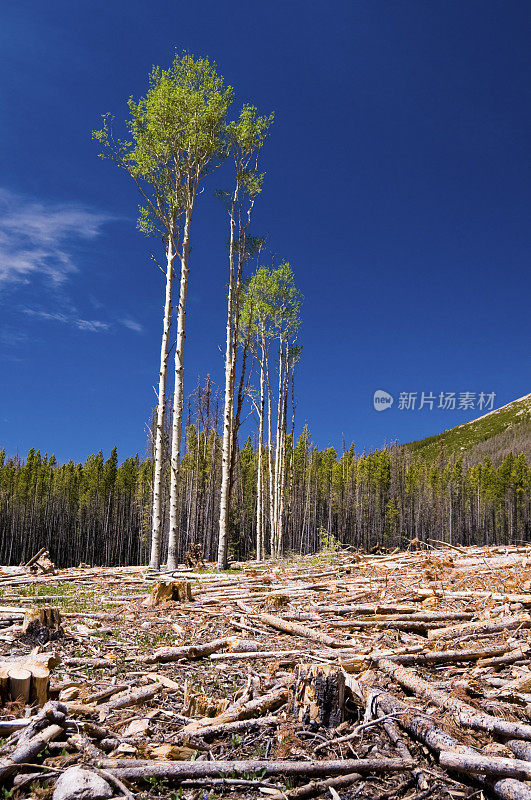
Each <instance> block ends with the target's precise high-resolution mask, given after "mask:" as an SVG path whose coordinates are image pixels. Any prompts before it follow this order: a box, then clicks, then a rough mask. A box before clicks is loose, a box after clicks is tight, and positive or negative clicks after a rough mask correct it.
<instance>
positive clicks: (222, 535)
mask: <svg viewBox="0 0 531 800" xmlns="http://www.w3.org/2000/svg"><path fill="white" fill-rule="evenodd" d="M231 277H232V276H231ZM232 294H233V286H232V281H231V283H230V284H229V297H228V310H227V343H226V351H225V403H224V410H223V446H222V456H221V496H220V501H219V541H218V563H217V566H218V569H226V568H227V550H228V537H229V492H230V485H229V484H230V462H231V442H232V421H233V407H232V404H233V398H234V367H235V364H234V361H235V359H234V350H235V342H234V341H233V340H234V328H233V320H232V313H233V312H232V305H233V304H232Z"/></svg>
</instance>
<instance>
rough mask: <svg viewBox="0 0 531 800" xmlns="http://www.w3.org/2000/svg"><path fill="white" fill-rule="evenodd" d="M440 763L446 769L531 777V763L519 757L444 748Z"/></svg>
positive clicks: (527, 778)
mask: <svg viewBox="0 0 531 800" xmlns="http://www.w3.org/2000/svg"><path fill="white" fill-rule="evenodd" d="M439 765H440V766H441V767H445V768H446V769H455V770H456V771H457V772H465V773H468V774H470V773H472V774H476V773H479V774H481V775H503V776H505V777H510V778H523V779H524V780H530V779H531V763H529V761H523V760H521V759H519V758H501V757H500V756H482V755H479V754H468V753H453V752H451V751H449V750H443V751H442V752H441V753H440V755H439Z"/></svg>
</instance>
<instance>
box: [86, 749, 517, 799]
mask: <svg viewBox="0 0 531 800" xmlns="http://www.w3.org/2000/svg"><path fill="white" fill-rule="evenodd" d="M102 766H103V768H104V769H106V770H108V771H109V772H110V773H111V775H115V776H116V777H117V778H120V779H121V780H129V781H145V780H147V779H149V778H167V779H169V780H176V781H179V780H183V779H185V778H203V777H210V776H213V777H223V776H228V777H230V776H233V775H235V774H236V775H238V774H242V773H247V774H253V773H255V772H258V773H261V775H262V776H264V775H283V776H289V777H296V776H303V777H308V778H309V777H320V776H322V775H348V774H350V773H352V772H356V773H371V772H374V773H375V774H379V773H387V772H404V771H409V770H411V769H413V767H414V762H412V761H404V759H402V758H360V759H355V758H349V759H344V760H334V761H254V760H251V761H179V762H175V761H174V762H172V761H169V762H168V761H141V760H136V759H120V760H114V759H105V760H104V761H103V762H102ZM530 796H531V795H530Z"/></svg>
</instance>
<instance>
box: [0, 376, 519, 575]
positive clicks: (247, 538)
mask: <svg viewBox="0 0 531 800" xmlns="http://www.w3.org/2000/svg"><path fill="white" fill-rule="evenodd" d="M221 406H222V404H221V402H220V401H219V395H218V394H216V392H215V391H214V389H213V386H212V382H211V381H210V379H207V380H206V381H205V383H204V384H203V385H202V386H199V387H198V389H197V391H196V393H194V396H193V397H192V398H191V399H190V401H189V403H188V412H187V420H186V422H187V424H186V448H185V453H184V455H183V459H182V472H181V481H180V490H179V536H178V543H177V551H178V559H179V560H180V561H182V560H183V559H184V558H185V556H186V553H187V552H188V551H189V548H190V545H191V544H198V545H199V546H200V549H201V551H202V553H203V555H204V557H205V559H207V560H209V561H213V560H215V558H216V552H217V542H218V526H219V505H220V486H221V469H222V431H221V423H222V419H221ZM474 424H477V423H470V425H474ZM170 428H171V425H170V424H169V423H168V427H167V431H166V437H165V458H164V475H165V479H164V482H163V497H162V505H163V512H164V518H165V519H166V518H167V515H166V513H165V512H166V508H167V505H168V503H169V494H170V492H169V488H170V458H169V452H170ZM454 430H457V429H454ZM520 441H521V440H520ZM485 447H486V445H485V444H484V445H483V449H482V450H481V449H480V450H479V455H478V453H477V452H476V453H475V455H474V454H473V453H472V454H471V452H467V453H465V454H464V455H462V456H460V457H456V456H455V455H452V454H450V455H448V456H445V454H444V449H441V450H440V453H439V455H438V456H437V457H435V458H433V457H432V458H430V459H428V458H426V457H422V455H419V452H418V451H419V448H418V446H417V447H416V448H411V449H409V448H408V447H404V446H402V447H401V446H390V447H387V448H385V449H382V450H379V451H376V452H373V453H357V452H356V449H355V446H354V444H352V445H351V446H350V447H349V448H348V449H347V448H345V449H344V451H343V452H341V453H338V452H336V450H335V449H334V448H332V447H329V448H326V449H324V450H319V449H318V448H317V447H315V446H314V445H313V444H312V441H311V435H310V431H309V430H308V427H305V428H304V429H303V431H302V433H301V435H300V436H299V437H298V439H297V440H296V441H295V442H294V437H293V434H292V433H288V434H287V436H286V469H285V474H284V484H285V485H284V487H283V488H284V494H285V505H284V509H283V516H284V520H283V526H282V541H281V551H282V552H284V553H289V552H297V553H311V552H316V551H319V550H322V549H326V548H334V547H335V546H337V544H339V543H340V544H342V545H350V546H352V547H360V548H363V549H370V548H372V547H375V546H377V545H380V546H385V547H395V546H400V547H407V546H408V545H409V544H410V542H411V541H415V540H419V541H420V542H429V541H430V540H434V539H440V540H445V541H446V542H449V543H453V544H456V545H458V544H464V545H471V544H486V545H489V544H503V543H507V542H517V541H529V540H530V539H531V468H530V466H529V463H528V458H527V456H526V455H525V454H524V453H523V452H521V453H517V452H512V451H510V452H508V453H507V454H503V457H500V458H498V459H497V458H496V457H495V455H492V454H489V455H485V453H484V451H485ZM266 451H267V448H266V447H264V448H263V452H262V458H261V459H260V461H261V464H262V471H263V487H264V495H265V504H264V505H265V509H266V513H265V514H264V522H265V547H266V553H270V552H271V521H270V514H269V499H270V491H269V484H268V470H267V468H266V467H265V465H266V463H267V452H266ZM258 463H259V452H258V448H257V437H256V436H254V438H253V436H249V437H248V438H247V439H246V441H244V442H243V443H242V444H241V446H240V447H239V448H238V450H237V459H236V463H235V470H234V480H233V485H232V503H231V511H230V530H229V534H230V535H229V556H230V558H232V559H237V560H240V559H242V560H243V559H248V558H253V557H255V556H256V540H257V537H256V526H257V485H258V481H257V477H258V475H257V470H258ZM152 479H153V459H152V457H151V456H150V457H147V458H139V456H138V455H136V456H134V457H130V458H127V459H126V460H125V461H123V462H122V463H121V464H119V463H118V457H117V451H116V448H114V449H113V450H112V452H111V453H110V455H109V457H108V458H104V456H103V453H102V452H101V451H100V452H98V453H96V454H94V455H91V456H89V457H88V458H87V460H86V461H85V463H84V464H76V463H74V462H72V461H70V462H68V463H67V464H63V465H58V464H57V463H56V461H55V458H54V456H53V455H52V456H48V455H46V454H45V455H42V454H41V453H40V452H38V451H35V450H30V452H29V453H28V454H27V457H26V458H25V459H24V460H22V459H20V458H18V457H15V458H13V457H7V456H6V454H5V453H4V452H3V451H0V560H1V562H2V563H4V564H18V563H20V562H22V561H25V560H27V559H29V558H30V557H31V555H32V554H33V553H34V552H36V551H37V550H38V549H39V548H40V547H42V546H46V547H48V548H49V550H50V553H51V555H52V558H53V560H54V561H55V563H56V564H57V565H58V566H68V565H76V564H78V563H80V562H83V563H88V564H108V565H112V564H122V565H128V564H139V563H146V561H147V559H148V557H149V552H150V545H151V542H150V536H151V502H152ZM164 540H166V537H164ZM162 556H163V560H164V558H165V557H166V552H165V550H163V553H162Z"/></svg>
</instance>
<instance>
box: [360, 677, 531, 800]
mask: <svg viewBox="0 0 531 800" xmlns="http://www.w3.org/2000/svg"><path fill="white" fill-rule="evenodd" d="M367 691H368V695H369V699H368V702H371V703H374V704H375V705H376V710H381V711H382V712H383V713H384V714H394V715H396V720H397V722H398V724H399V725H400V727H401V728H403V729H404V730H405V731H407V732H408V733H409V734H411V735H412V736H413V737H414V738H415V739H417V740H418V741H420V742H422V743H423V744H425V745H426V746H427V747H429V748H430V750H433V751H434V752H435V753H437V754H439V753H441V752H443V751H446V752H452V753H459V754H462V755H464V756H467V755H468V756H472V755H474V756H476V755H477V751H476V750H474V748H473V747H470V746H469V745H465V744H462V743H461V742H458V741H457V740H456V739H454V738H453V737H452V736H450V734H448V733H446V731H443V730H441V729H440V728H438V727H437V726H436V725H435V723H434V722H433V721H432V720H431V719H430V717H428V716H426V715H425V714H422V713H419V711H418V710H417V709H413V708H411V707H410V706H408V705H406V704H405V703H402V702H401V701H400V700H397V698H396V697H393V696H392V695H390V694H389V693H388V692H385V691H384V690H383V689H379V688H377V687H367ZM478 780H480V782H482V781H481V778H480V777H479V776H478ZM489 788H491V789H492V791H493V792H494V794H496V795H497V796H498V797H500V798H501V800H531V788H530V787H528V786H526V785H525V784H524V783H521V782H520V781H518V780H514V779H512V778H508V779H502V780H498V781H496V782H495V783H494V784H493V785H492V786H491V787H489Z"/></svg>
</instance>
